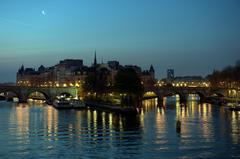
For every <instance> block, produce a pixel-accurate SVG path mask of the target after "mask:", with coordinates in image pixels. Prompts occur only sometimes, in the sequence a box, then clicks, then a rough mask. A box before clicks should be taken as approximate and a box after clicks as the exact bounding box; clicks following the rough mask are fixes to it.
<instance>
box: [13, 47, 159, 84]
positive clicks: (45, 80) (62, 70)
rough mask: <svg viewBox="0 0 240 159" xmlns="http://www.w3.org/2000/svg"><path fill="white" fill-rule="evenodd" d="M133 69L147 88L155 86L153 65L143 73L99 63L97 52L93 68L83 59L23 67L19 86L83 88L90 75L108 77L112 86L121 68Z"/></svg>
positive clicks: (131, 66)
mask: <svg viewBox="0 0 240 159" xmlns="http://www.w3.org/2000/svg"><path fill="white" fill-rule="evenodd" d="M124 67H125V68H132V69H133V70H135V71H136V73H137V74H138V75H139V77H140V78H141V80H142V84H143V85H144V86H145V87H150V86H151V87H152V86H154V84H155V70H154V68H153V66H152V65H151V66H150V68H149V70H145V71H142V69H141V67H139V66H136V65H126V66H122V65H120V64H119V62H118V61H115V60H113V61H108V62H107V63H101V64H99V63H97V57H96V51H95V54H94V62H93V64H92V66H90V67H88V66H84V65H83V60H82V59H65V60H62V61H60V62H59V63H58V64H56V65H55V66H52V67H45V66H43V65H41V66H40V67H39V68H38V69H37V70H35V69H34V68H24V66H23V65H22V66H21V67H20V69H19V70H18V72H17V85H19V86H34V87H69V86H76V87H81V85H82V83H83V82H84V80H85V78H86V77H87V76H88V75H89V74H91V73H92V74H95V73H101V74H102V75H104V77H106V80H107V82H108V83H109V84H110V85H112V84H113V83H114V80H115V76H116V75H117V72H118V70H119V69H121V68H124Z"/></svg>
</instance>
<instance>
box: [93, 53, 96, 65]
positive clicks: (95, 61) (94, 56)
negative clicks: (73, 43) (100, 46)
mask: <svg viewBox="0 0 240 159" xmlns="http://www.w3.org/2000/svg"><path fill="white" fill-rule="evenodd" d="M93 65H94V67H96V66H97V55H96V50H95V53H94V64H93Z"/></svg>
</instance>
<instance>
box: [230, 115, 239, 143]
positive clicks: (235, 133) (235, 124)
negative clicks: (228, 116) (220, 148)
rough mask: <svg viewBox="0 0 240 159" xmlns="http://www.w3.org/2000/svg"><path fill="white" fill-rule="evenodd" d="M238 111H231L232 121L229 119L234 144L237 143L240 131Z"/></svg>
mask: <svg viewBox="0 0 240 159" xmlns="http://www.w3.org/2000/svg"><path fill="white" fill-rule="evenodd" d="M239 116H240V112H235V111H232V121H231V128H232V133H231V136H232V142H233V143H234V144H239V133H240V123H239V121H240V117H239Z"/></svg>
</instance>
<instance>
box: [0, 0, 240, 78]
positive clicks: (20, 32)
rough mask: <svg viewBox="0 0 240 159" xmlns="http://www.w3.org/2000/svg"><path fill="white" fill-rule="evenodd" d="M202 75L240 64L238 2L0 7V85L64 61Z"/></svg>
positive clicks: (76, 1) (16, 2) (7, 1)
mask: <svg viewBox="0 0 240 159" xmlns="http://www.w3.org/2000/svg"><path fill="white" fill-rule="evenodd" d="M95 50H97V57H98V61H99V62H101V61H104V62H106V61H108V60H118V61H119V62H120V63H121V64H123V65H125V64H134V65H139V66H141V67H142V68H144V69H147V68H149V67H150V65H151V64H153V66H154V68H155V70H156V77H157V78H164V77H166V69H167V68H174V69H175V75H202V76H205V75H207V74H209V73H211V72H212V71H213V69H222V68H223V67H225V66H227V65H230V64H234V63H235V62H236V61H237V60H238V59H240V1H239V0H0V82H7V81H10V82H11V81H13V82H14V81H15V79H16V78H15V76H16V71H17V69H18V68H19V67H20V66H21V65H22V64H24V65H25V66H26V67H35V68H37V67H38V66H39V65H40V64H43V65H45V66H52V65H54V64H56V63H58V61H59V60H61V59H65V58H80V59H83V60H84V64H85V65H90V64H91V63H92V62H93V57H94V51H95Z"/></svg>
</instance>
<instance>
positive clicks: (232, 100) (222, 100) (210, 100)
mask: <svg viewBox="0 0 240 159" xmlns="http://www.w3.org/2000/svg"><path fill="white" fill-rule="evenodd" d="M204 102H206V103H210V104H215V105H226V104H227V103H236V102H237V103H240V99H239V98H227V97H211V98H206V99H205V100H204Z"/></svg>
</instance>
